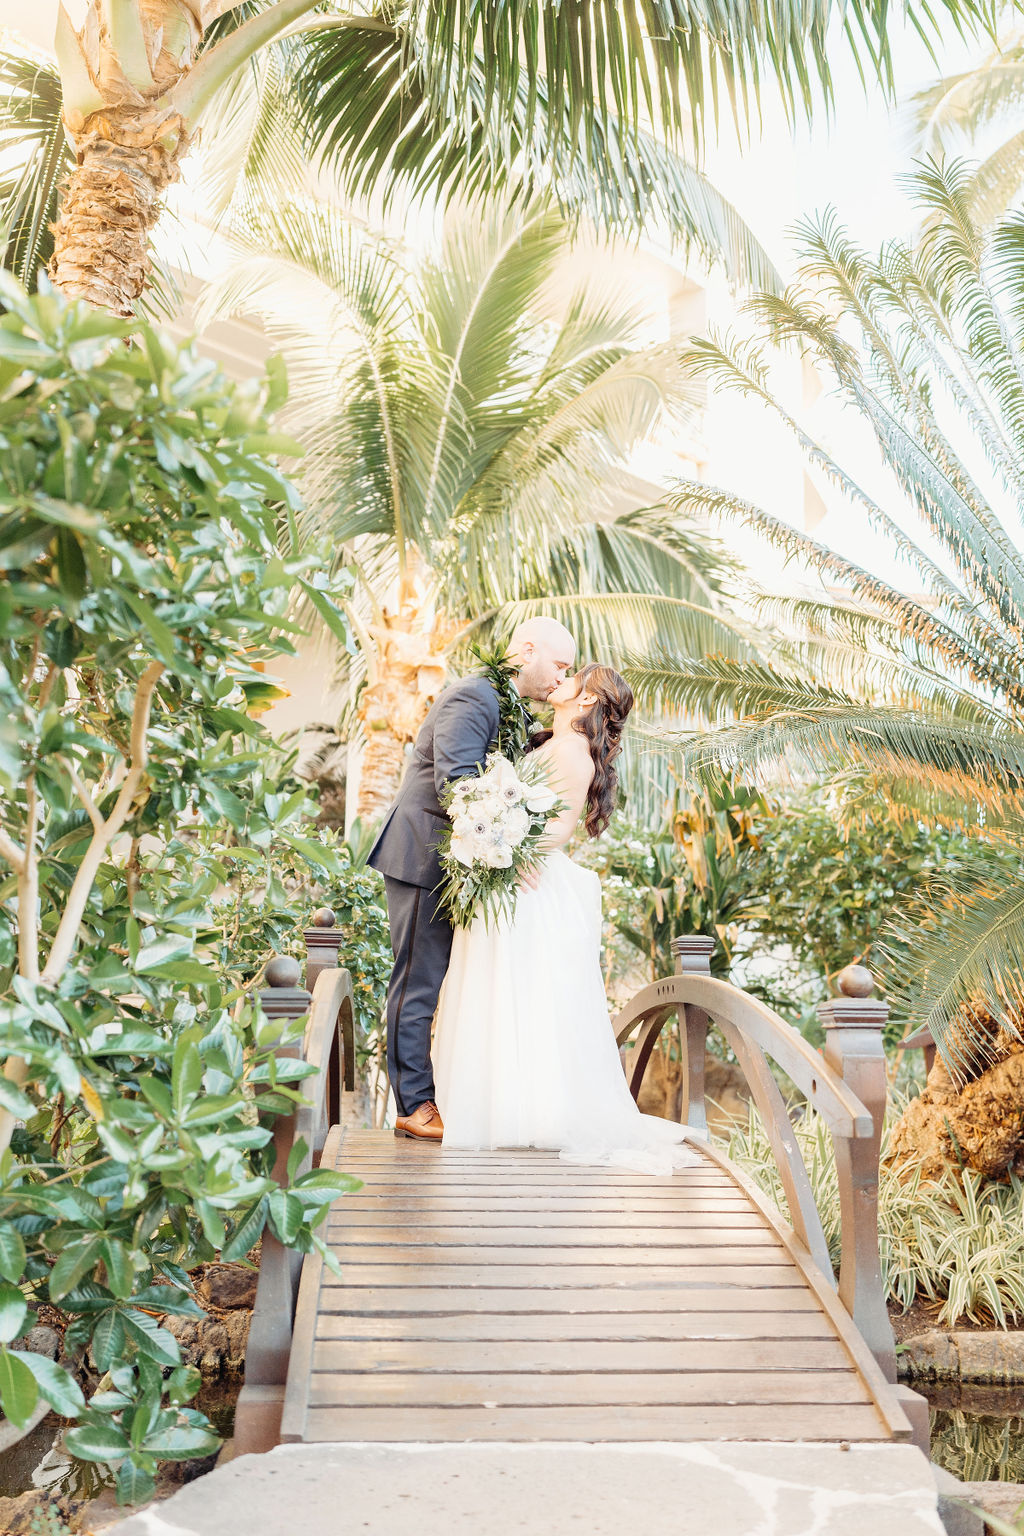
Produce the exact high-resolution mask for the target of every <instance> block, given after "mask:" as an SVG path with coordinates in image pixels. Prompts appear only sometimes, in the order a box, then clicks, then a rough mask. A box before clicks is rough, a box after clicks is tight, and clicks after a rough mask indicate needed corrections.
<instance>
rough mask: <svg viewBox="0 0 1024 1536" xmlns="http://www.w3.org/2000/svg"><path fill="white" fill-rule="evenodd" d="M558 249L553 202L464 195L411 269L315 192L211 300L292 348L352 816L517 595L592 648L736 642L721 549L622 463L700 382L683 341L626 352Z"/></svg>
mask: <svg viewBox="0 0 1024 1536" xmlns="http://www.w3.org/2000/svg"><path fill="white" fill-rule="evenodd" d="M577 259H578V258H577ZM572 260H573V257H572V254H571V250H570V245H569V232H568V229H567V226H566V224H565V222H564V221H563V220H562V219H561V218H560V217H559V216H558V215H557V214H556V213H554V212H553V211H552V210H550V209H549V208H546V207H544V206H536V207H533V208H530V209H527V210H526V211H525V213H523V214H521V215H520V214H516V213H514V212H512V211H509V210H507V209H504V210H503V209H501V208H499V207H497V206H495V205H494V203H493V201H492V202H491V203H488V204H486V205H481V204H470V205H469V206H468V207H467V208H466V209H464V210H462V211H461V212H459V213H458V214H456V213H455V212H452V213H450V214H449V216H448V218H447V220H446V222H445V227H444V231H443V239H442V242H441V248H440V251H439V254H438V255H436V256H431V257H428V258H426V259H423V260H421V261H420V262H419V263H418V264H416V265H410V262H409V258H408V256H407V255H406V254H405V253H403V252H401V251H399V250H397V249H396V248H395V247H393V246H390V245H388V244H387V243H384V242H382V241H381V240H380V239H379V238H375V237H373V236H371V235H369V234H368V233H367V232H366V231H365V230H363V229H362V228H360V227H359V226H356V225H354V224H352V223H350V222H348V221H346V220H345V219H344V218H343V216H342V215H341V214H340V213H339V212H338V211H337V210H336V209H333V208H330V207H325V206H324V205H321V204H315V203H312V202H306V203H297V204H294V205H291V206H287V207H285V208H284V209H280V210H265V211H264V212H263V213H262V214H261V215H259V216H258V217H256V218H255V219H254V222H253V223H252V224H251V225H250V227H249V229H248V232H247V233H246V235H245V236H244V237H241V236H239V237H238V247H237V256H236V259H235V260H234V261H233V262H232V264H231V269H230V272H229V274H228V276H227V277H226V278H225V279H223V280H222V282H221V283H220V285H219V286H217V287H215V288H214V289H213V290H211V294H210V300H209V303H210V307H211V309H212V308H214V307H217V308H219V309H221V310H228V311H238V310H240V309H244V310H247V311H248V312H250V313H256V314H258V315H260V317H261V318H262V319H263V321H264V323H265V324H266V326H267V328H268V330H269V332H270V334H271V336H272V337H273V338H274V339H275V340H277V341H279V342H280V343H281V344H282V346H283V348H284V350H285V352H286V355H287V357H288V364H289V374H290V378H291V388H292V400H293V402H294V403H293V405H292V408H291V409H292V414H291V418H290V422H289V426H290V430H291V431H292V432H293V433H294V435H295V436H297V437H298V438H299V439H300V440H301V441H302V442H303V443H304V444H305V445H306V446H307V449H308V453H307V457H306V460H305V463H304V466H303V482H302V483H303V492H304V495H305V498H306V509H305V511H304V512H303V513H302V514H300V516H301V518H302V523H301V526H300V533H302V534H305V535H308V536H311V537H315V538H317V539H318V540H321V541H322V540H323V538H324V536H326V538H327V540H328V541H329V543H330V544H331V546H332V547H333V548H334V550H335V552H336V554H335V561H336V565H337V566H338V567H339V568H340V567H343V566H346V565H352V566H354V569H355V570H356V572H357V573H358V585H357V590H356V592H355V593H354V594H353V602H352V617H353V622H354V624H355V626H356V629H357V632H358V634H359V638H360V648H361V662H362V664H364V665H365V668H366V673H367V681H366V686H365V687H364V688H363V689H362V692H361V694H360V698H359V717H360V719H361V721H362V723H363V727H364V730H365V735H366V753H365V757H364V762H363V767H362V774H361V792H360V799H359V804H358V813H359V814H360V815H361V816H372V815H375V814H379V812H380V811H381V810H382V809H383V808H384V806H385V805H386V804H387V803H388V801H389V800H390V798H391V797H392V795H393V793H394V789H395V787H396V785H397V781H398V777H399V774H400V772H401V768H402V765H403V761H404V749H405V746H406V744H407V743H408V742H409V741H410V740H411V739H412V737H413V736H414V735H415V733H416V730H417V729H418V727H419V724H420V721H421V719H422V717H423V714H424V713H425V711H426V708H427V705H428V703H429V700H430V699H431V697H433V695H434V694H436V692H437V691H438V689H439V688H440V686H441V684H442V682H443V681H444V679H445V676H446V673H447V670H448V666H449V660H450V658H451V656H452V654H453V652H454V651H455V650H456V648H457V647H458V646H460V645H461V646H463V647H465V645H466V643H467V642H468V641H469V640H470V639H472V638H478V639H481V640H486V639H487V637H488V636H489V635H491V634H494V635H497V634H499V633H501V632H502V631H504V630H505V629H507V628H508V627H509V626H510V625H511V624H512V623H513V622H514V620H515V618H516V617H518V616H519V615H521V614H525V613H527V612H529V611H531V607H534V608H535V607H536V606H538V605H541V604H542V605H543V607H544V608H545V609H547V610H549V611H554V612H556V613H557V614H559V615H561V616H562V617H564V618H565V619H566V621H567V622H569V623H570V624H571V625H572V627H573V629H574V631H575V632H576V634H577V637H578V639H579V642H580V646H581V650H582V651H588V652H589V651H592V650H603V651H604V652H605V653H606V654H617V653H618V648H619V646H621V644H622V643H623V639H624V640H625V642H626V643H632V644H634V645H640V644H644V643H646V642H647V641H649V639H650V637H651V636H652V635H653V634H655V633H658V632H661V633H665V634H669V635H671V636H672V637H673V638H674V639H676V640H677V641H678V642H679V643H685V644H687V645H693V644H699V645H713V646H721V645H723V644H729V645H733V646H735V645H738V644H740V641H739V640H738V639H737V637H735V636H734V635H733V634H732V631H731V629H730V626H729V623H728V621H727V619H726V618H725V617H724V613H723V602H722V598H721V589H722V585H723V578H724V574H725V562H724V560H723V559H722V557H720V556H719V555H717V554H716V552H715V549H714V546H713V544H712V543H710V542H709V541H708V540H707V538H706V536H702V535H701V534H700V533H699V532H698V531H696V530H688V529H686V528H680V527H679V524H678V519H677V518H675V517H674V516H673V517H668V516H666V514H665V512H664V510H663V509H662V508H661V507H660V506H658V505H656V504H652V498H653V497H656V495H657V491H656V488H654V487H652V486H651V485H649V484H646V483H644V482H641V481H639V480H637V479H636V478H635V477H633V476H631V475H630V474H629V473H628V470H627V458H628V456H629V454H630V452H631V450H632V448H633V447H634V445H635V444H636V443H638V442H640V441H642V440H644V439H645V438H646V437H647V436H648V435H649V433H651V432H652V430H654V428H655V427H656V426H657V425H658V424H659V423H664V422H671V421H674V422H676V423H678V424H680V425H685V424H686V423H688V422H689V421H691V420H692V419H693V417H694V415H695V413H696V412H697V411H698V410H699V408H700V404H701V396H702V392H701V390H700V389H699V387H696V386H694V385H693V384H692V383H690V382H688V381H687V380H686V378H685V377H684V374H683V370H682V368H681V367H680V363H679V349H678V347H676V346H674V345H659V346H643V345H641V344H640V341H639V339H638V338H639V335H640V332H641V330H642V322H643V316H642V315H638V314H636V313H634V312H632V311H631V309H630V308H629V306H628V305H627V304H626V303H625V302H624V301H623V299H622V297H621V295H616V296H615V297H611V296H610V295H609V294H608V293H607V292H602V291H601V290H600V287H599V286H598V287H596V288H595V287H591V289H590V290H589V291H588V289H586V288H578V289H577V291H576V292H574V293H572V294H571V295H570V297H569V298H568V300H566V299H565V298H564V297H563V298H561V299H560V300H559V301H558V302H557V305H556V302H555V300H554V299H553V297H552V292H553V288H554V286H555V285H556V283H557V282H559V281H560V280H563V279H564V278H565V275H566V270H567V268H569V266H570V263H571V261H572ZM619 286H620V288H621V281H620V284H619ZM613 637H614V639H613ZM613 647H614V648H613Z"/></svg>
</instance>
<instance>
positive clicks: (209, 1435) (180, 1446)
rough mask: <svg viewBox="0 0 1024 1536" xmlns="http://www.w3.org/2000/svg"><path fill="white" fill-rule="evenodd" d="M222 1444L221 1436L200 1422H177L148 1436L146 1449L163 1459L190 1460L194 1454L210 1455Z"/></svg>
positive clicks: (150, 1453) (151, 1454)
mask: <svg viewBox="0 0 1024 1536" xmlns="http://www.w3.org/2000/svg"><path fill="white" fill-rule="evenodd" d="M219 1445H220V1436H219V1435H217V1434H215V1433H214V1432H213V1430H210V1429H202V1428H200V1426H199V1425H198V1424H175V1425H172V1426H171V1428H170V1429H158V1430H157V1431H156V1432H155V1433H154V1434H152V1435H149V1436H147V1438H146V1441H145V1444H144V1447H143V1448H144V1449H145V1450H146V1451H147V1452H148V1454H149V1455H150V1456H158V1457H159V1458H160V1460H161V1461H190V1460H191V1459H192V1457H193V1456H209V1455H210V1453H211V1452H212V1451H215V1450H216V1449H217V1447H218V1446H219Z"/></svg>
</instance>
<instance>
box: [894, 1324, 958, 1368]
mask: <svg viewBox="0 0 1024 1536" xmlns="http://www.w3.org/2000/svg"><path fill="white" fill-rule="evenodd" d="M898 1360H899V1370H900V1376H901V1377H903V1378H904V1380H906V1381H943V1380H948V1379H949V1378H950V1377H954V1378H955V1377H957V1376H959V1374H960V1355H959V1351H958V1350H957V1347H956V1341H955V1340H954V1338H953V1335H952V1334H951V1333H947V1332H946V1331H945V1330H944V1329H942V1328H929V1329H928V1330H927V1331H926V1332H925V1333H916V1334H914V1336H913V1338H910V1339H907V1340H906V1341H905V1343H904V1345H903V1349H902V1350H901V1352H900V1355H899V1357H898Z"/></svg>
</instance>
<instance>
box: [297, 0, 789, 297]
mask: <svg viewBox="0 0 1024 1536" xmlns="http://www.w3.org/2000/svg"><path fill="white" fill-rule="evenodd" d="M489 74H490V68H489V63H488V61H487V60H486V59H485V58H484V56H482V55H481V56H480V57H478V58H477V60H476V63H475V66H474V70H473V73H472V76H471V78H470V79H469V81H468V83H467V89H466V92H465V94H464V96H463V97H462V98H461V99H460V102H459V106H458V109H457V110H447V109H446V110H444V111H438V110H436V107H435V104H434V102H433V100H432V98H431V96H430V93H429V91H428V90H427V87H426V82H425V78H424V68H423V64H422V62H421V60H420V58H419V54H418V52H417V48H416V44H415V40H414V38H413V37H412V36H411V35H410V34H407V33H404V32H403V31H402V30H401V28H400V27H399V26H398V25H397V24H395V25H390V24H388V23H387V22H385V21H384V20H383V19H382V18H381V17H380V16H375V17H366V18H360V17H350V16H344V17H342V16H338V17H317V18H315V20H314V21H313V22H312V23H311V24H310V25H309V26H308V27H307V29H306V47H305V53H304V57H303V60H302V64H301V67H300V68H299V69H298V70H297V72H296V76H295V92H296V97H297V101H296V105H297V107H298V109H299V110H300V112H301V114H302V120H303V122H304V123H305V125H306V132H307V136H308V141H309V144H310V147H311V150H312V152H313V153H314V154H315V155H316V156H317V158H319V159H320V160H321V161H323V162H326V163H329V164H330V165H331V167H332V169H333V170H334V171H335V173H336V174H337V175H338V176H339V178H340V180H341V183H342V185H343V187H344V188H345V189H346V191H348V192H349V194H350V195H352V196H353V197H366V196H368V195H370V194H371V193H373V194H375V195H378V196H381V197H382V198H383V199H384V202H385V205H387V203H388V202H389V201H390V200H391V199H393V198H394V197H396V196H403V197H413V198H415V197H417V196H419V195H421V194H423V193H424V192H426V191H428V190H429V191H430V192H431V194H432V195H434V196H437V197H439V198H440V199H441V201H442V203H443V204H444V205H446V206H448V205H450V204H451V203H452V202H453V201H454V200H456V199H459V200H465V199H471V198H474V197H476V196H478V195H479V194H481V193H483V192H486V193H489V194H500V195H502V196H504V197H505V198H507V199H508V200H509V201H510V202H512V203H514V204H515V205H517V206H520V207H521V206H523V205H525V204H527V203H529V202H530V201H531V199H533V198H534V197H536V196H537V195H538V194H539V193H541V192H548V193H551V194H553V196H554V197H555V198H556V199H557V202H558V204H559V206H560V208H561V209H562V211H563V214H564V215H565V216H566V217H569V218H575V217H576V216H578V215H580V214H585V215H586V216H587V217H588V218H590V219H591V220H592V221H593V222H595V223H596V224H598V225H599V226H600V227H602V228H605V229H613V228H615V229H625V230H627V231H629V232H630V233H633V234H639V233H640V232H641V231H642V230H643V229H644V228H645V227H646V226H648V225H649V224H650V223H651V222H655V221H656V222H657V223H659V224H661V223H665V224H667V226H668V228H669V229H670V230H671V231H672V232H673V234H674V235H675V236H676V238H677V239H678V240H679V241H680V242H681V243H682V244H683V246H684V248H686V249H689V248H690V247H692V248H693V249H694V250H696V251H697V252H699V253H700V254H701V255H702V256H704V257H705V259H706V260H708V261H709V262H710V263H712V264H716V263H718V262H721V263H722V265H723V266H724V268H725V271H726V273H727V274H728V276H729V277H730V278H731V279H732V280H733V281H734V282H736V283H738V284H741V285H744V286H746V285H757V286H758V287H767V288H777V287H780V286H781V279H780V277H779V274H778V271H777V269H776V268H775V266H774V264H773V263H772V261H771V259H770V258H769V256H768V255H767V253H766V252H765V250H764V248H763V247H762V246H761V244H760V243H759V242H758V241H757V239H756V238H755V237H754V235H753V233H752V231H751V230H750V228H749V227H748V226H747V225H746V224H745V223H744V221H743V219H742V218H741V217H740V216H739V214H738V213H737V211H736V209H735V208H734V207H733V205H732V204H731V203H729V202H728V201H727V199H725V198H724V197H723V196H722V194H721V193H720V192H719V191H718V190H717V189H716V188H715V187H714V186H713V185H712V184H711V182H709V181H708V179H707V177H706V176H705V175H703V173H702V172H701V171H700V170H699V169H698V168H697V166H695V165H694V164H692V163H691V161H690V160H688V159H687V158H686V157H685V155H683V154H680V153H678V152H676V151H675V150H674V149H670V148H669V147H668V146H667V145H665V144H663V143H660V142H659V141H658V140H657V139H656V138H654V136H653V135H652V134H650V133H649V132H647V131H644V130H639V131H636V132H629V133H626V132H624V131H622V129H621V126H620V124H619V123H618V121H617V120H616V118H615V117H614V114H606V113H605V112H604V111H603V110H601V109H598V110H597V111H596V112H595V115H594V117H593V121H592V124H591V130H590V132H591V141H590V146H589V149H588V150H586V151H585V150H584V148H583V147H582V146H581V145H579V143H578V142H577V140H576V138H575V136H574V135H572V134H571V133H570V131H569V121H568V116H567V114H566V112H565V110H564V108H563V115H562V119H561V123H560V125H558V127H556V130H555V132H554V133H553V134H552V133H551V132H550V131H549V128H548V114H547V112H546V109H544V110H542V112H541V114H540V116H539V117H538V116H537V115H536V114H535V113H534V114H533V115H532V116H531V111H532V109H531V102H532V103H534V104H536V103H538V102H540V103H544V102H546V101H547V86H546V84H545V82H544V81H540V80H538V81H537V82H536V85H535V90H531V86H530V84H529V80H528V74H527V72H526V71H525V70H523V71H521V75H520V80H519V84H518V88H517V90H516V92H515V93H514V100H513V105H512V109H511V111H512V115H511V118H510V120H509V122H508V124H507V125H506V128H505V132H504V135H503V138H502V140H501V142H500V144H499V145H497V146H496V145H495V143H494V142H493V140H492V138H491V137H490V136H489V135H488V133H487V132H486V111H487V100H488V81H489Z"/></svg>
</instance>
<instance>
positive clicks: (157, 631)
mask: <svg viewBox="0 0 1024 1536" xmlns="http://www.w3.org/2000/svg"><path fill="white" fill-rule="evenodd" d="M121 595H122V597H123V598H124V600H125V602H126V603H127V604H128V607H129V608H130V609H131V610H132V612H133V613H134V614H135V616H136V618H138V619H141V621H142V623H143V625H144V627H145V628H146V629H147V630H148V631H149V634H150V637H151V638H152V641H153V649H154V650H155V651H156V654H157V656H158V657H159V658H160V660H161V661H164V662H166V663H167V665H168V666H169V667H174V666H176V665H177V664H178V661H179V659H180V658H179V657H178V656H177V653H176V644H175V638H174V631H173V630H171V629H169V628H168V626H167V625H166V624H165V623H164V621H163V619H161V618H160V617H158V615H157V614H155V613H154V612H153V609H152V608H151V607H150V605H149V603H147V602H145V601H144V599H143V598H141V597H140V596H139V595H138V593H137V592H132V591H126V590H124V589H122V592H121Z"/></svg>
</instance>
